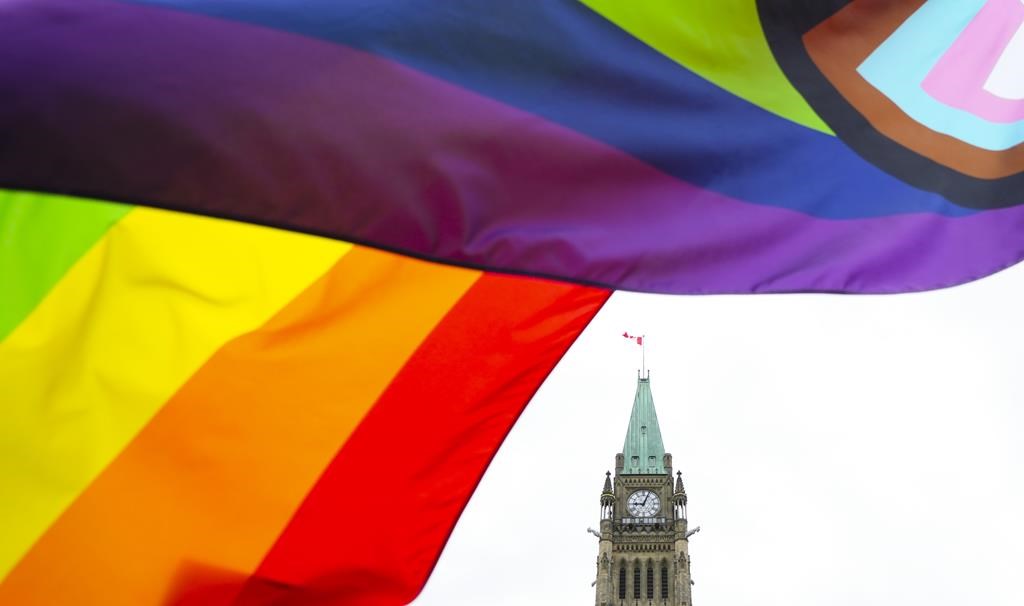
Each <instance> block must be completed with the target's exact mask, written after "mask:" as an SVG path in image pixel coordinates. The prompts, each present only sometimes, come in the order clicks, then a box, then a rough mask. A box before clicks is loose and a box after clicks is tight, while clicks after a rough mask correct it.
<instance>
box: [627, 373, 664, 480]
mask: <svg viewBox="0 0 1024 606" xmlns="http://www.w3.org/2000/svg"><path fill="white" fill-rule="evenodd" d="M622 454H623V469H622V472H621V473H623V474H631V475H633V474H663V473H665V446H664V444H663V443H662V441H661V428H660V427H659V426H658V414H657V413H656V412H655V411H654V398H653V397H652V396H651V377H650V374H648V375H647V377H638V378H637V383H636V396H635V397H634V398H633V412H632V413H631V414H630V416H629V429H627V430H626V443H625V444H624V445H623V447H622Z"/></svg>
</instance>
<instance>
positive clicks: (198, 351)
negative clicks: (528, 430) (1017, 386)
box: [0, 0, 1024, 606]
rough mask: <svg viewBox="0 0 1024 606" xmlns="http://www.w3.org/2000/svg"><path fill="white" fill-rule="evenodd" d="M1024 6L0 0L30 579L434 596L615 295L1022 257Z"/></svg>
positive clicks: (12, 515)
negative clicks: (502, 467) (566, 357)
mask: <svg viewBox="0 0 1024 606" xmlns="http://www.w3.org/2000/svg"><path fill="white" fill-rule="evenodd" d="M1022 6H1024V5H1021V4H1020V2H1018V1H1017V0H1006V1H997V0H990V1H988V2H985V1H983V0H977V1H975V0H971V1H966V0H963V1H962V0H955V1H954V0H948V1H943V0H927V1H926V0H892V1H881V0H878V1H875V0H861V1H858V2H846V1H843V0H837V1H835V2H821V3H813V2H803V1H799V0H764V1H757V2H755V1H754V0H717V1H716V2H676V1H672V0H650V1H647V2H643V3H624V2H616V1H614V0H584V1H583V2H573V1H568V0H524V1H516V2H480V1H477V0H446V1H444V2H438V3H429V4H424V3H414V2H411V1H410V0H347V1H344V2H339V1H337V0H250V1H248V2H239V1H233V0H138V1H114V0H9V1H8V2H4V3H2V4H0V57H2V60H0V188H2V189H0V604H18V605H19V606H20V605H32V604H45V605H53V604H104V605H111V604H115V605H116V604H125V605H133V606H137V605H140V604H204V605H206V604H225V605H229V604H230V605H248V604H380V605H392V604H402V603H406V602H408V601H410V600H411V599H413V598H414V597H415V596H416V595H417V593H418V592H419V590H420V588H421V587H422V586H423V584H424V582H425V581H426V578H427V577H428V576H429V574H430V571H431V569H432V567H433V566H434V563H435V562H436V560H437V558H438V556H439V554H440V551H441V549H442V547H443V546H444V543H445V541H446V539H447V537H448V535H449V533H450V532H451V529H452V527H453V525H454V524H455V522H456V520H457V518H458V516H459V513H460V512H461V510H462V508H463V507H464V505H465V503H466V502H467V500H468V499H469V496H470V495H471V493H472V491H473V489H474V487H475V486H476V484H477V482H478V481H479V479H480V477H481V476H482V474H483V473H484V470H485V469H486V467H487V464H488V462H489V461H490V459H491V457H492V456H493V455H494V453H495V452H496V450H497V448H498V447H499V445H500V444H501V441H502V440H503V438H504V436H505V435H506V434H507V432H508V431H509V430H510V428H511V426H512V424H513V423H514V422H515V420H516V418H517V417H518V415H519V413H520V412H521V411H522V410H523V408H524V406H525V405H526V404H527V402H528V401H529V399H530V397H531V396H532V394H533V393H534V391H535V390H536V389H537V388H538V387H539V385H540V384H541V382H542V381H543V380H544V378H545V377H546V376H547V375H548V373H549V372H550V371H551V370H552V368H553V367H554V365H555V364H556V363H557V361H558V360H559V358H560V357H561V356H562V354H563V353H564V352H565V350H566V349H567V348H568V347H569V345H570V344H571V343H572V342H573V341H574V339H575V338H576V337H577V335H579V333H580V332H581V331H582V330H583V328H584V327H585V326H586V325H587V323H588V322H589V320H590V319H591V318H592V317H593V316H594V314H595V313H597V311H598V310H599V309H600V307H601V305H602V304H603V302H604V301H605V300H606V299H607V297H608V296H609V295H610V293H611V292H612V290H615V289H628V290H640V291H650V292H661V293H681V294H682V293H752V292H808V291H816V292H848V293H887V292H905V291H913V290H923V289H932V288H940V287H945V286H950V285H954V284H959V283H962V282H965V281H968V280H972V279H976V278H978V277H982V276H985V275H988V274H990V273H992V272H995V271H998V270H999V269H1002V268H1004V267H1006V266H1008V265H1010V264H1013V263H1016V262H1017V261H1019V260H1020V258H1021V255H1022V254H1024V252H1022V251H1024V206H1022V205H1021V203H1022V202H1024V183H1022V180H1024V176H1022V172H1024V155H1022V154H1024V152H1022V151H1021V150H1022V149H1024V147H1022V144H1024V126H1022V124H1024V90H1021V89H1020V86H1019V79H1017V80H1015V79H1014V76H1013V74H1019V73H1020V72H1019V69H1018V68H1021V67H1022V66H1024V33H1022V32H1024V9H1022V8H1021V7H1022ZM1015 70H1016V71H1015ZM395 494H400V495H401V497H402V498H401V499H398V500H396V499H394V498H393V495H395Z"/></svg>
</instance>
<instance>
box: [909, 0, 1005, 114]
mask: <svg viewBox="0 0 1024 606" xmlns="http://www.w3.org/2000/svg"><path fill="white" fill-rule="evenodd" d="M1022 24H1024V4H1022V3H1021V1H1020V0H989V1H988V3H987V4H985V6H984V7H982V9H981V11H979V12H978V14H977V16H975V17H974V19H973V20H972V21H971V23H970V24H969V25H968V26H967V28H966V29H964V32H963V33H962V34H961V35H960V37H959V38H957V40H956V42H954V43H953V46H951V47H949V50H947V51H946V53H945V54H944V55H943V56H942V58H941V59H940V60H939V62H938V63H937V64H936V65H935V67H934V68H933V69H932V71H931V72H930V73H929V74H928V77H926V78H925V79H924V82H922V83H921V88H923V89H924V90H925V92H927V93H928V94H929V95H931V96H932V97H933V98H934V99H936V100H937V101H941V102H942V103H945V104H946V105H949V106H951V107H956V108H958V109H963V110H966V111H968V112H970V113H972V114H974V115H975V116H978V117H979V118H984V119H986V120H990V121H992V122H1017V121H1019V120H1024V101H1014V100H1010V99H1003V98H1002V97H997V96H995V95H993V94H992V93H990V92H989V91H987V90H985V88H984V86H985V80H986V79H987V78H988V75H989V74H991V73H992V69H993V68H994V67H995V65H996V63H997V62H998V61H999V58H1000V56H1001V55H1002V54H1003V52H1005V50H1006V47H1007V45H1008V44H1009V43H1010V40H1011V39H1012V38H1013V35H1014V34H1015V33H1017V30H1018V29H1020V27H1021V25H1022Z"/></svg>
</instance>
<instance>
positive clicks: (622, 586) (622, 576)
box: [619, 560, 626, 600]
mask: <svg viewBox="0 0 1024 606" xmlns="http://www.w3.org/2000/svg"><path fill="white" fill-rule="evenodd" d="M619 599H620V600H625V599H626V560H622V561H621V562H619Z"/></svg>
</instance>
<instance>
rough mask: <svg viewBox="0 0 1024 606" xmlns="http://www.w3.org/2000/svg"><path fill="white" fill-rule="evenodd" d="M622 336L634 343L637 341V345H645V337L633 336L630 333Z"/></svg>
mask: <svg viewBox="0 0 1024 606" xmlns="http://www.w3.org/2000/svg"><path fill="white" fill-rule="evenodd" d="M622 336H623V337H626V338H627V339H631V340H633V341H636V344H637V345H643V344H644V337H643V335H631V334H629V333H628V332H624V333H622Z"/></svg>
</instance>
